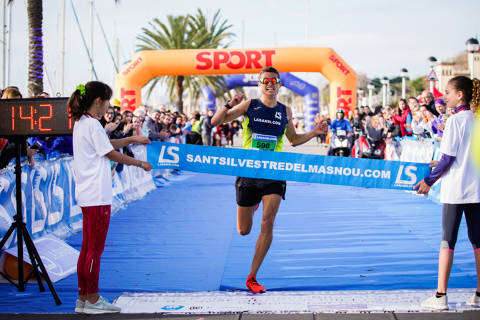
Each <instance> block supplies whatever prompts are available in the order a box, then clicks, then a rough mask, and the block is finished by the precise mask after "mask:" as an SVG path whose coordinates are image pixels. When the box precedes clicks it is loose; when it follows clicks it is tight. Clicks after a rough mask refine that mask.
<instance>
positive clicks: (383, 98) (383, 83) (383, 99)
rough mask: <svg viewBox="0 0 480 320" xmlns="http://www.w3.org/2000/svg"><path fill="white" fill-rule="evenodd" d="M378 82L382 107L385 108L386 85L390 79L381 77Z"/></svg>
mask: <svg viewBox="0 0 480 320" xmlns="http://www.w3.org/2000/svg"><path fill="white" fill-rule="evenodd" d="M380 83H381V84H382V107H384V108H385V106H386V105H387V86H388V85H389V84H390V81H389V80H388V78H387V77H383V78H382V80H380Z"/></svg>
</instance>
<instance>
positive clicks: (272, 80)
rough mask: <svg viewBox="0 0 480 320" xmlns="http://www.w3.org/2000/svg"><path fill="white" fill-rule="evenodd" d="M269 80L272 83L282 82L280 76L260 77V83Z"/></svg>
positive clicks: (265, 82) (266, 82)
mask: <svg viewBox="0 0 480 320" xmlns="http://www.w3.org/2000/svg"><path fill="white" fill-rule="evenodd" d="M269 82H271V83H272V84H278V83H279V82H280V79H279V78H263V79H260V83H262V84H268V83H269Z"/></svg>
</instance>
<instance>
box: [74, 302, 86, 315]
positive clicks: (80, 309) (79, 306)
mask: <svg viewBox="0 0 480 320" xmlns="http://www.w3.org/2000/svg"><path fill="white" fill-rule="evenodd" d="M84 308H85V301H82V300H78V299H77V301H76V302H75V313H83V309H84Z"/></svg>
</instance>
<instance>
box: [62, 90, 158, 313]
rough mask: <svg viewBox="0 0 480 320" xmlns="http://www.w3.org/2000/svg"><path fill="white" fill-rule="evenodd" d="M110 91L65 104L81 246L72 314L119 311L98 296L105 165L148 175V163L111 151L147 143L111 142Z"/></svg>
mask: <svg viewBox="0 0 480 320" xmlns="http://www.w3.org/2000/svg"><path fill="white" fill-rule="evenodd" d="M111 96H112V89H110V87H109V86H108V85H106V84H104V83H102V82H98V81H92V82H89V83H87V84H86V85H83V84H82V85H79V86H77V88H76V90H75V91H74V92H73V94H72V95H71V97H70V99H69V100H68V106H69V107H70V113H71V116H72V118H73V119H74V120H75V125H74V128H73V168H74V180H75V195H76V199H77V202H78V205H79V206H80V207H81V209H82V215H83V241H82V249H81V251H80V256H79V258H78V262H77V275H78V292H79V299H78V300H77V302H76V306H75V312H77V313H89V314H96V313H115V312H120V308H118V307H116V306H114V305H112V304H110V303H108V301H107V300H106V299H104V298H103V297H101V296H100V295H99V293H98V291H99V290H98V277H99V273H100V256H101V254H102V252H103V249H104V247H105V239H106V237H107V231H108V226H109V223H110V211H111V208H110V206H111V204H112V176H111V171H110V161H115V162H120V163H124V164H127V165H134V166H138V167H140V168H142V169H144V170H145V171H150V170H151V169H152V166H151V165H150V163H148V162H144V161H141V160H137V159H135V158H132V157H129V156H126V155H124V154H122V153H120V152H118V151H115V149H119V148H121V147H124V146H127V145H129V144H130V143H143V144H145V143H150V141H149V140H148V139H147V138H145V137H129V138H124V139H119V140H112V141H110V140H109V138H108V136H107V134H106V133H105V130H104V128H103V127H102V125H101V124H100V121H99V120H100V119H101V118H102V117H103V116H104V115H105V112H106V111H107V109H108V107H109V105H110V104H109V100H110V98H111Z"/></svg>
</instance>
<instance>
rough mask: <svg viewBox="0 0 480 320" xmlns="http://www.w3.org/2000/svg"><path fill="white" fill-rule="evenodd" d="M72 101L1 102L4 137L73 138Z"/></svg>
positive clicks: (0, 125) (0, 128) (0, 124)
mask: <svg viewBox="0 0 480 320" xmlns="http://www.w3.org/2000/svg"><path fill="white" fill-rule="evenodd" d="M67 101H68V98H34V99H0V114H1V120H0V136H58V135H71V134H72V129H73V123H74V120H73V119H71V118H70V117H69V113H68V107H67Z"/></svg>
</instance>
